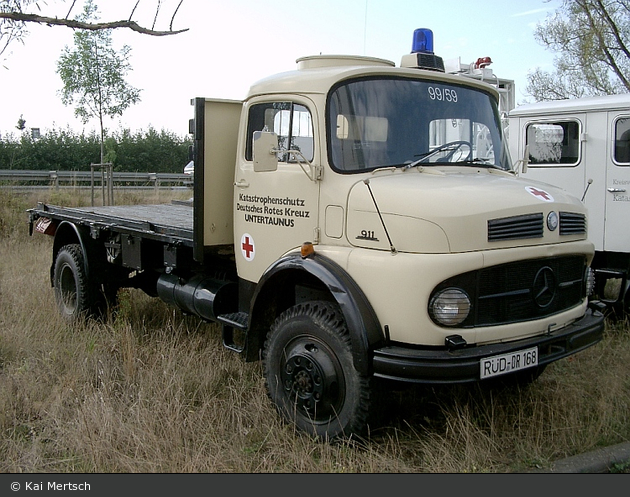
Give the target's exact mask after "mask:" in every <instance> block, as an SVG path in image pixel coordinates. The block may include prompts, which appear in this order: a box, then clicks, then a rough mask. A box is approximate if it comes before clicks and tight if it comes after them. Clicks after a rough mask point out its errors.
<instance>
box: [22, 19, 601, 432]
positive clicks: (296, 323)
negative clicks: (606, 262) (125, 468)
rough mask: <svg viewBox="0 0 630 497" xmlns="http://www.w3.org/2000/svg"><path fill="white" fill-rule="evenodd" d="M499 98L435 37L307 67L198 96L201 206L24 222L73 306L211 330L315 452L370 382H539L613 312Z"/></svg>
mask: <svg viewBox="0 0 630 497" xmlns="http://www.w3.org/2000/svg"><path fill="white" fill-rule="evenodd" d="M498 99H499V95H498V92H497V91H496V89H495V88H494V87H492V86H491V85H489V84H487V83H485V82H482V81H476V80H474V79H471V78H466V77H462V76H457V75H452V74H447V73H445V72H444V70H443V62H442V59H441V58H440V57H438V56H436V55H435V54H434V53H433V41H432V34H431V32H430V31H429V30H417V31H416V32H415V33H414V41H413V50H412V53H410V54H407V55H405V56H403V58H402V63H401V65H400V66H398V67H397V66H396V65H395V64H394V63H393V62H390V61H387V60H382V59H376V58H370V57H355V56H336V55H333V56H325V55H320V56H309V57H304V58H301V59H298V61H297V69H296V70H295V71H289V72H285V73H282V74H278V75H275V76H271V77H269V78H267V79H264V80H262V81H258V82H257V83H255V84H253V86H252V87H251V90H250V92H249V94H248V95H247V97H246V98H245V99H244V100H243V101H226V100H213V99H207V98H195V99H194V100H193V102H192V103H193V107H194V118H193V119H192V120H191V126H190V131H191V133H192V135H193V143H194V146H193V154H192V155H193V159H194V196H193V199H192V202H191V205H186V204H180V205H176V204H173V205H151V206H135V205H134V206H109V207H91V208H90V207H87V208H68V207H61V206H53V205H44V204H38V205H37V207H36V208H33V209H30V210H29V213H30V227H31V232H42V233H46V234H49V235H51V236H53V237H54V242H53V248H52V264H51V269H50V277H51V283H52V286H53V289H54V293H55V295H56V301H57V303H58V306H59V309H60V312H61V314H62V315H63V316H64V317H65V318H67V319H68V320H75V319H78V318H81V317H82V316H83V315H86V314H87V315H91V314H98V312H99V311H100V309H102V308H103V306H105V305H106V304H107V302H108V301H109V302H110V303H113V302H115V298H116V291H117V290H118V289H119V288H122V287H136V288H141V289H142V290H144V291H145V292H146V293H148V294H149V295H152V296H155V297H157V298H160V299H162V300H163V301H165V302H167V303H169V304H172V305H173V306H175V307H176V308H179V309H181V310H182V311H183V312H185V313H189V314H193V315H196V316H198V317H199V318H201V319H202V320H204V321H208V322H215V323H219V324H220V325H221V329H222V337H223V342H224V344H225V346H226V347H228V348H229V349H231V350H234V351H235V352H238V353H240V354H241V355H242V356H243V358H244V359H245V360H247V361H256V360H262V364H263V370H264V375H265V379H266V385H267V389H268V393H269V396H270V398H271V400H272V401H273V403H275V405H276V406H277V408H278V411H279V413H280V414H281V415H282V416H283V417H284V418H286V419H287V420H288V421H290V422H293V423H295V425H296V426H297V427H298V428H299V429H301V430H304V431H307V432H310V433H315V434H317V435H318V436H320V437H322V438H332V437H338V436H353V435H355V434H356V435H359V434H361V433H364V432H365V430H366V427H367V426H366V425H367V423H368V418H369V415H370V413H371V412H372V411H373V410H374V409H376V408H377V407H378V406H377V405H375V402H373V398H372V392H373V382H374V381H375V379H379V380H378V381H379V382H381V381H398V382H416V383H425V384H452V383H466V382H480V381H481V382H485V381H491V380H492V379H493V378H498V379H506V380H511V379H513V380H519V381H520V380H525V381H531V380H533V379H535V378H536V377H537V376H538V375H539V374H540V373H541V372H542V371H543V369H544V368H545V367H546V366H547V365H548V364H549V363H551V362H553V361H557V360H560V359H562V358H565V357H567V356H570V355H571V354H574V353H577V352H579V351H582V350H583V349H585V348H587V347H589V346H591V345H593V344H595V343H597V342H598V341H599V340H601V338H602V332H603V327H604V317H603V315H602V313H601V312H600V306H598V305H597V302H590V303H589V301H588V294H589V292H590V291H591V288H592V283H593V278H592V271H591V269H590V267H589V265H590V263H591V260H592V258H593V254H594V248H593V244H592V243H591V242H589V241H588V240H587V219H586V210H585V208H584V206H583V205H582V203H581V202H580V200H579V199H578V198H576V197H574V196H571V195H569V194H568V193H566V192H564V191H563V190H560V189H557V188H554V187H551V186H549V185H542V184H539V183H536V182H534V181H529V180H527V179H523V178H519V177H518V176H517V175H516V174H515V172H514V171H513V169H512V163H511V159H510V154H509V152H508V149H507V143H506V142H505V140H504V137H503V134H502V129H501V121H500V117H499V113H498V109H497V105H498ZM208 367H212V365H208Z"/></svg>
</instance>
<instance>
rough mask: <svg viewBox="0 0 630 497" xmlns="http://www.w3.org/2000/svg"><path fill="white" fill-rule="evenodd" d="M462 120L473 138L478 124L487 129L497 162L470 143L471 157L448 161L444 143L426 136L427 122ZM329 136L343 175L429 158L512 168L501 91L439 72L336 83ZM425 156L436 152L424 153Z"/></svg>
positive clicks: (331, 154)
mask: <svg viewBox="0 0 630 497" xmlns="http://www.w3.org/2000/svg"><path fill="white" fill-rule="evenodd" d="M436 95H437V96H439V99H437V97H436ZM488 104H490V105H488ZM457 120H459V121H460V122H459V124H458V126H463V125H467V126H470V129H471V130H470V131H469V132H468V134H469V137H470V140H471V142H472V140H473V138H472V136H475V131H474V129H476V128H475V126H478V125H482V126H483V127H484V128H485V131H487V132H488V137H489V140H490V142H489V143H490V146H491V149H492V154H493V158H492V159H493V160H492V161H488V160H486V159H483V158H479V157H476V158H475V157H473V152H472V148H473V147H472V146H471V147H470V148H471V151H470V152H471V153H470V155H469V156H468V157H464V156H463V155H462V156H461V157H460V156H458V157H450V158H449V159H450V160H448V161H446V162H444V161H443V160H444V159H443V157H441V156H442V154H434V153H433V150H434V149H435V147H439V146H443V145H444V143H446V142H442V143H437V144H430V143H429V142H430V141H432V139H433V138H431V137H432V136H434V135H435V132H434V131H431V132H430V131H429V127H430V126H431V124H430V123H431V122H433V123H436V122H437V121H442V123H441V124H442V125H443V122H446V121H453V122H455V121H457ZM465 121H468V123H465ZM462 123H464V124H462ZM453 126H455V124H453ZM414 130H415V131H414ZM459 132H461V131H458V133H459ZM420 133H422V136H420V135H419V134H420ZM431 133H433V134H431ZM359 135H360V136H359ZM367 135H369V138H366V136H367ZM402 135H405V136H402ZM326 142H327V155H328V162H329V164H330V166H331V168H332V169H333V170H334V171H336V172H338V173H340V174H358V173H364V172H370V171H374V170H377V169H385V168H387V169H394V168H403V169H407V168H409V167H414V166H432V165H448V166H468V167H475V168H497V169H501V170H504V171H512V162H511V158H510V155H509V150H508V146H507V139H506V137H505V136H504V132H503V126H502V122H501V118H500V114H499V110H498V100H497V98H496V96H495V95H494V94H493V93H492V92H491V91H486V90H485V89H484V88H479V87H477V86H471V85H466V84H464V83H458V82H456V81H449V80H446V79H441V78H439V79H438V78H436V79H428V78H414V77H412V76H407V75H371V76H363V77H356V78H351V79H346V80H343V81H340V82H338V83H337V84H336V85H334V86H333V87H332V88H331V89H330V91H329V93H328V95H327V99H326ZM422 142H423V143H422ZM475 143H478V142H477V141H475ZM431 146H433V148H431ZM477 148H478V147H477ZM379 154H380V155H379ZM460 155H461V154H460ZM426 156H431V157H433V159H431V160H425V159H423V157H426ZM381 157H384V158H385V160H379V159H380V158H381Z"/></svg>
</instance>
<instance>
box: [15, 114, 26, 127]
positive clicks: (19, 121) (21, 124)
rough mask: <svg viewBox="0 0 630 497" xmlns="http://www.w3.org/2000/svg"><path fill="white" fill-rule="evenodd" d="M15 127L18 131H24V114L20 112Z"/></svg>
mask: <svg viewBox="0 0 630 497" xmlns="http://www.w3.org/2000/svg"><path fill="white" fill-rule="evenodd" d="M15 129H18V130H20V131H24V130H25V129H26V120H25V119H24V114H20V118H19V119H18V121H17V124H16V125H15Z"/></svg>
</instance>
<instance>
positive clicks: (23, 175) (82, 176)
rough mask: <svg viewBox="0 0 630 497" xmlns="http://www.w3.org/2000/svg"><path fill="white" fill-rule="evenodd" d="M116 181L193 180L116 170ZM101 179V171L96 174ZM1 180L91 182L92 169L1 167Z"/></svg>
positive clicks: (164, 183)
mask: <svg viewBox="0 0 630 497" xmlns="http://www.w3.org/2000/svg"><path fill="white" fill-rule="evenodd" d="M112 176H113V181H114V183H150V184H156V183H157V184H158V185H172V184H185V183H188V182H190V181H191V177H190V176H189V175H187V174H178V173H139V172H116V171H114V172H113V173H112ZM94 178H97V179H100V173H97V174H95V175H94ZM0 181H9V182H15V183H22V182H39V183H48V184H49V185H51V186H55V185H59V184H60V183H71V184H72V183H75V184H77V183H90V182H91V181H92V172H91V171H29V170H19V169H0Z"/></svg>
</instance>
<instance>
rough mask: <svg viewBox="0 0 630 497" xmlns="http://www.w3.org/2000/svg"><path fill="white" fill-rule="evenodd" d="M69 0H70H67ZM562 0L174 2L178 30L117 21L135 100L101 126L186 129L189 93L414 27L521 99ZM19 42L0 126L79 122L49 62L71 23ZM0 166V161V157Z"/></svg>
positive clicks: (546, 63) (233, 91) (6, 62)
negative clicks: (485, 62) (541, 35)
mask: <svg viewBox="0 0 630 497" xmlns="http://www.w3.org/2000/svg"><path fill="white" fill-rule="evenodd" d="M47 3H48V5H47V7H46V10H45V11H43V12H42V13H43V14H50V13H52V14H53V15H57V16H60V17H61V16H65V14H66V12H67V9H68V6H69V5H70V4H71V2H69V1H68V2H65V3H64V2H61V1H60V0H48V2H47ZM78 3H80V2H78ZM178 3H179V0H162V10H161V12H162V14H161V17H160V18H158V24H157V25H156V27H158V28H161V29H164V28H167V27H168V24H169V22H170V14H171V13H172V11H173V9H174V8H175V7H176V5H177V4H178ZM96 4H97V5H98V6H99V10H100V15H101V20H103V21H113V20H120V19H126V18H128V16H129V13H130V10H131V7H132V6H133V5H134V4H135V2H132V1H130V0H96ZM156 4H157V0H142V1H141V2H140V6H139V7H138V10H137V11H136V14H135V15H134V20H136V21H138V22H139V23H140V24H142V25H144V26H149V27H150V26H151V24H152V23H153V15H154V13H155V6H156ZM560 4H561V0H311V1H306V0H265V1H261V0H231V1H230V2H226V1H216V0H184V2H183V4H182V6H181V8H180V10H179V12H178V14H177V16H176V17H175V21H174V24H173V28H174V29H181V28H188V31H187V32H185V33H182V34H178V35H173V36H165V37H153V36H147V35H142V34H139V33H134V32H131V31H128V30H123V29H117V30H115V31H114V32H113V34H112V39H113V43H114V48H117V49H120V47H122V45H124V44H126V45H129V46H130V47H131V48H132V50H131V64H132V67H133V70H132V71H131V72H130V73H129V74H128V76H127V81H128V82H129V83H130V84H131V85H133V86H135V87H136V88H139V89H141V90H142V92H141V99H142V100H141V102H140V103H139V104H136V105H134V106H132V107H130V108H129V109H128V110H127V111H126V112H125V113H124V115H123V116H122V118H121V119H114V120H112V119H109V118H107V119H106V126H107V127H108V128H109V129H120V128H123V127H124V128H129V129H131V130H133V131H135V130H139V129H146V128H147V127H149V126H152V127H153V128H155V129H157V130H158V131H159V130H161V129H165V130H168V131H171V132H174V133H176V134H177V135H181V136H183V135H185V134H186V133H187V132H188V120H189V119H190V118H191V117H192V107H191V106H190V99H191V98H193V97H213V98H225V99H234V100H241V99H243V98H244V97H245V95H246V92H247V90H248V88H249V86H250V85H251V83H253V82H254V81H257V80H258V79H261V78H263V77H266V76H268V75H270V74H274V73H277V72H283V71H288V70H292V69H294V68H295V67H296V63H295V61H296V59H297V58H299V57H302V56H305V55H314V54H320V53H323V54H350V55H368V56H373V57H380V58H384V59H388V60H391V61H393V62H395V63H396V65H399V64H400V59H401V57H402V55H403V54H406V53H409V52H410V50H411V41H412V35H413V31H414V30H415V29H416V28H429V29H431V30H433V32H434V36H435V46H434V49H435V53H436V54H437V55H440V56H441V57H442V58H443V59H445V60H447V59H457V58H458V57H459V58H461V61H462V62H463V63H470V62H473V61H475V60H477V58H479V57H486V56H488V57H491V59H492V61H493V63H492V65H491V66H490V67H491V68H492V69H493V71H494V73H495V74H496V75H497V76H498V77H501V78H506V79H513V80H514V81H515V82H516V89H517V96H516V100H517V103H519V102H523V101H524V99H525V98H526V95H525V94H524V90H525V85H526V82H527V80H526V77H527V74H528V72H531V71H533V70H534V69H535V68H537V67H540V68H542V69H546V70H548V69H551V68H552V64H553V57H554V54H553V53H550V52H548V51H546V50H545V49H544V48H543V47H541V46H540V45H539V44H538V43H537V42H536V40H535V39H534V36H533V32H534V29H535V27H536V24H537V23H538V22H541V21H544V19H545V18H546V16H547V15H548V14H551V13H553V12H554V11H555V10H556V9H557V8H558V7H559V5H560ZM29 31H30V34H29V35H28V36H27V37H26V39H25V43H24V45H22V44H19V43H14V44H13V45H11V46H10V49H9V50H8V51H7V52H5V54H4V56H3V57H2V59H3V60H1V59H0V134H2V136H6V135H7V134H8V133H17V130H16V129H15V125H16V124H17V121H18V119H19V118H20V115H22V116H23V117H24V119H25V120H26V126H27V128H40V129H41V131H42V133H44V132H46V131H48V130H50V129H51V128H56V129H60V128H66V127H70V128H72V129H73V130H75V131H81V130H84V129H85V130H86V131H88V132H89V131H90V130H92V129H96V127H97V123H96V122H95V121H94V122H89V123H88V124H87V125H85V126H84V125H83V124H82V123H81V121H80V120H79V119H77V118H76V117H74V110H73V108H72V107H66V106H64V105H63V104H62V103H61V99H60V97H59V90H60V89H61V87H62V83H61V79H60V78H59V76H58V75H57V73H56V65H57V61H58V59H59V56H60V55H61V52H62V50H63V48H64V46H66V45H68V46H72V45H73V36H72V33H73V32H72V30H70V29H68V28H65V27H47V26H38V25H32V26H30V27H29ZM0 168H1V165H0Z"/></svg>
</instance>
